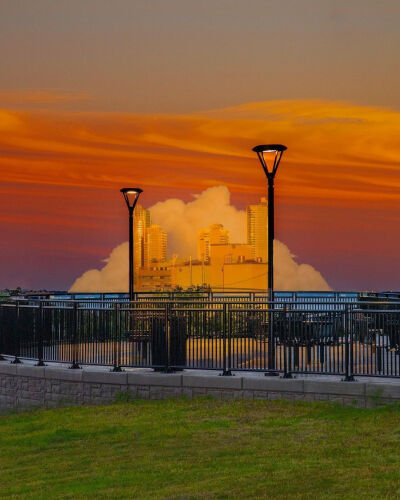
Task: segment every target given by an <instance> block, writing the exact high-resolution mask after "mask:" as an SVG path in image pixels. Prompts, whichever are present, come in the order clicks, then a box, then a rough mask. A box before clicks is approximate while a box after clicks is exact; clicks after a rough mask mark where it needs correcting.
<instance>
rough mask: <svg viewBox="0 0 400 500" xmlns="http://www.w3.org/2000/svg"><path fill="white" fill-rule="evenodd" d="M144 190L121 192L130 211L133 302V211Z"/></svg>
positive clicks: (131, 294) (130, 260) (132, 295)
mask: <svg viewBox="0 0 400 500" xmlns="http://www.w3.org/2000/svg"><path fill="white" fill-rule="evenodd" d="M142 192H143V190H142V189H140V188H122V189H121V193H122V194H123V196H124V199H125V202H126V205H127V207H128V211H129V301H130V302H132V301H133V298H134V292H135V284H134V275H135V266H134V257H133V255H134V252H133V212H134V210H135V206H136V203H137V201H138V199H139V196H140V194H141V193H142Z"/></svg>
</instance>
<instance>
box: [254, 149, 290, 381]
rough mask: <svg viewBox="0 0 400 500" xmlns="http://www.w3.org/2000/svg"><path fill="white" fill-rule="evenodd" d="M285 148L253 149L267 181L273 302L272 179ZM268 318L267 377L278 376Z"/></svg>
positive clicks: (269, 263)
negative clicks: (268, 371) (268, 370)
mask: <svg viewBox="0 0 400 500" xmlns="http://www.w3.org/2000/svg"><path fill="white" fill-rule="evenodd" d="M286 149H287V148H286V146H283V145H282V144H261V145H260V146H256V147H254V148H253V151H254V152H255V153H257V156H258V159H259V160H260V163H261V166H262V168H263V170H264V173H265V175H266V177H267V179H268V299H269V301H270V302H271V303H272V304H273V301H274V237H275V236H274V179H275V175H276V172H277V170H278V167H279V163H280V161H281V158H282V155H283V152H284V151H286ZM272 307H273V305H272ZM269 309H270V313H269V318H268V325H269V326H268V330H269V349H268V368H269V369H270V370H272V371H271V372H270V373H269V375H278V373H277V372H276V371H275V345H274V339H273V324H272V323H273V315H272V314H271V304H270V308H269Z"/></svg>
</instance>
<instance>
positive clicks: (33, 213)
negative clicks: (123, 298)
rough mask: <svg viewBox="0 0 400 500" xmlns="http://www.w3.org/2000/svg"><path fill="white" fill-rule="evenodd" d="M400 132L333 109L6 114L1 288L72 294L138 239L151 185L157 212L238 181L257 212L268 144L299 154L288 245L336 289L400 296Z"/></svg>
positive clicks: (286, 211) (371, 114) (282, 173)
mask: <svg viewBox="0 0 400 500" xmlns="http://www.w3.org/2000/svg"><path fill="white" fill-rule="evenodd" d="M32 98H35V97H34V96H33V97H32ZM47 98H49V99H50V98H52V99H57V97H56V96H54V95H52V96H48V97H47ZM63 98H65V99H67V98H68V96H61V97H60V99H63ZM38 99H44V100H45V99H46V96H45V95H41V96H38ZM9 108H12V105H11V104H10V106H9ZM399 131H400V113H399V112H396V111H392V110H390V109H383V108H378V107H367V106H357V105H354V104H351V103H347V102H332V101H326V100H288V101H271V102H259V103H250V104H243V105H241V106H237V107H231V108H226V109H220V110H214V111H209V112H197V113H188V114H180V115H178V114H158V115H155V114H152V115H148V114H122V113H118V114H116V113H94V112H93V113H77V112H75V113H67V112H43V111H41V112H35V111H13V110H12V109H8V110H7V109H4V110H2V111H1V110H0V181H1V185H0V191H1V196H0V229H1V234H2V236H3V238H2V241H3V245H2V248H1V250H0V257H1V258H0V266H1V272H0V288H2V287H5V286H14V285H22V286H32V287H41V286H43V287H47V288H61V289H63V288H66V287H67V286H68V285H70V284H71V283H72V281H73V280H74V278H76V277H77V276H78V275H79V274H81V272H82V271H84V270H85V269H87V268H89V267H98V266H99V265H100V264H101V263H100V260H101V259H102V258H105V257H106V256H107V255H108V253H109V251H110V250H111V248H113V247H114V246H115V245H116V244H117V243H119V242H121V241H124V240H125V239H126V227H125V226H126V220H125V219H126V213H125V211H126V207H124V205H123V202H122V200H121V199H120V193H119V192H118V190H119V189H120V188H121V187H123V186H124V185H130V184H133V185H137V186H140V187H142V189H143V190H144V194H143V197H142V203H143V205H144V206H150V205H152V204H153V203H154V202H156V201H158V200H164V199H166V198H170V197H178V198H182V199H185V200H188V199H190V197H191V195H192V194H196V193H198V192H200V191H202V190H203V189H205V188H207V187H210V186H216V185H226V186H228V188H229V189H230V191H231V193H232V201H233V203H234V204H235V205H236V206H238V207H241V208H243V207H245V205H246V204H247V203H249V202H254V201H255V200H257V199H258V198H259V197H260V196H263V195H264V193H265V179H264V174H263V173H262V170H261V168H260V167H259V165H258V163H257V159H256V157H255V156H254V153H252V152H251V148H252V147H253V146H254V145H256V144H259V143H265V142H271V143H283V144H285V145H286V146H287V147H288V151H287V152H286V153H285V156H284V158H283V160H282V163H281V166H280V169H279V171H278V177H277V180H276V188H277V192H276V196H277V209H276V218H277V229H276V233H277V234H276V236H277V238H279V239H280V240H281V241H283V242H285V243H287V244H288V246H289V248H290V249H291V250H292V251H293V252H294V253H295V254H297V255H298V256H299V259H300V260H301V261H304V262H308V263H310V264H312V265H314V267H316V268H317V269H318V270H319V271H321V272H322V274H323V276H324V277H325V278H326V279H327V281H328V282H329V283H330V284H331V286H333V287H334V288H335V289H340V288H342V289H366V288H368V289H373V288H400V287H399V285H398V283H399V282H400V281H399V279H400V266H399V265H398V261H397V253H398V252H397V248H398V247H399V243H400V236H397V235H398V233H399V231H398V226H399V222H400V160H399V159H400V141H399V139H398V133H399ZM216 218H217V214H216Z"/></svg>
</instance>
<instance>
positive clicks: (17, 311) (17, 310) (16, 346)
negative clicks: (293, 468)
mask: <svg viewBox="0 0 400 500" xmlns="http://www.w3.org/2000/svg"><path fill="white" fill-rule="evenodd" d="M15 327H16V328H15V330H14V359H13V360H12V361H11V364H13V365H18V364H20V363H22V361H21V360H20V359H19V355H20V347H21V346H20V344H21V318H20V307H19V301H18V300H17V303H16V305H15Z"/></svg>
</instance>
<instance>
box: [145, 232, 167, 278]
mask: <svg viewBox="0 0 400 500" xmlns="http://www.w3.org/2000/svg"><path fill="white" fill-rule="evenodd" d="M166 260H167V233H166V232H165V231H164V230H163V229H162V228H161V227H160V226H158V225H156V224H153V225H151V226H150V227H148V228H147V229H146V231H145V241H144V265H143V266H142V267H145V268H147V269H149V268H151V267H152V265H153V264H154V263H159V262H165V261H166Z"/></svg>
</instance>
